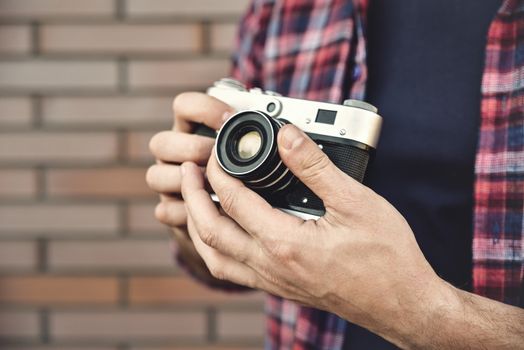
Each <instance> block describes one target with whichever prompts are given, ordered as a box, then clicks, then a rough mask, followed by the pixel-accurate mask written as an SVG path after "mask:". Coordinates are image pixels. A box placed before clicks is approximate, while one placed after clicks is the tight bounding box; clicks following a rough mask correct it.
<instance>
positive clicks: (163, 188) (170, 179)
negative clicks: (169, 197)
mask: <svg viewBox="0 0 524 350" xmlns="http://www.w3.org/2000/svg"><path fill="white" fill-rule="evenodd" d="M181 181H182V175H181V174H180V166H178V165H171V164H156V165H153V166H151V167H149V169H147V173H146V182H147V184H148V186H149V188H151V189H152V190H153V191H155V192H159V193H180V185H181Z"/></svg>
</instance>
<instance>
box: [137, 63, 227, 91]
mask: <svg viewBox="0 0 524 350" xmlns="http://www.w3.org/2000/svg"><path fill="white" fill-rule="evenodd" d="M229 65H230V64H229V60H225V59H214V60H209V59H205V60H204V59H199V60H191V61H188V60H186V61H176V62H172V61H169V62H166V61H155V62H146V61H135V62H131V63H130V66H129V85H130V87H131V88H132V89H152V88H184V89H192V88H205V87H208V86H210V85H211V84H212V83H213V81H215V80H217V79H220V78H222V77H224V76H227V75H228V72H229Z"/></svg>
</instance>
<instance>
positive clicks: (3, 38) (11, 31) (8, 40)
mask: <svg viewBox="0 0 524 350" xmlns="http://www.w3.org/2000/svg"><path fill="white" fill-rule="evenodd" d="M0 6H1V5H0ZM30 50H31V28H30V27H29V26H27V25H2V26H0V53H2V54H27V53H29V52H30Z"/></svg>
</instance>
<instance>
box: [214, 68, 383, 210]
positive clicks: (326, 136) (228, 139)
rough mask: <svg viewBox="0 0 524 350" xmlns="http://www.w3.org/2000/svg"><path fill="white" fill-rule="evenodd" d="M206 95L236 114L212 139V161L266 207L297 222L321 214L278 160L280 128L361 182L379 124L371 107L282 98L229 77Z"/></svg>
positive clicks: (308, 192) (319, 203)
mask: <svg viewBox="0 0 524 350" xmlns="http://www.w3.org/2000/svg"><path fill="white" fill-rule="evenodd" d="M207 94H208V95H210V96H213V97H215V98H217V99H219V100H221V101H223V102H225V103H227V104H228V105H230V106H231V107H233V108H234V109H235V110H237V111H239V112H238V113H236V114H234V115H233V116H232V117H231V118H230V119H228V120H227V121H226V122H225V123H224V125H223V126H222V128H221V129H220V130H219V132H218V134H217V136H216V146H215V156H216V158H217V160H218V163H219V164H220V166H221V167H222V168H223V169H224V171H226V172H227V173H228V174H230V175H231V176H234V177H236V178H239V179H241V180H242V181H243V182H244V183H245V184H246V186H247V187H249V188H251V189H253V190H254V191H256V192H257V193H259V194H260V195H261V196H262V197H263V198H265V199H266V200H267V201H268V202H269V203H270V204H271V205H272V206H274V207H276V208H279V209H281V210H283V211H285V212H288V213H290V214H293V215H296V216H298V217H301V218H303V219H318V218H319V217H321V216H322V215H324V213H325V208H324V205H323V203H322V201H321V200H320V199H319V198H318V197H317V196H316V195H315V194H314V193H313V192H312V191H311V190H310V189H309V188H307V187H306V186H305V185H304V184H303V183H302V182H300V181H299V180H298V179H297V178H296V177H295V176H294V175H293V174H292V173H291V171H289V169H287V167H286V166H285V165H284V164H283V162H282V161H281V160H280V156H279V155H278V148H277V142H276V135H277V133H278V130H279V129H280V128H281V127H282V126H283V125H285V124H289V123H290V124H294V125H295V126H296V127H298V128H300V129H301V130H303V131H304V132H305V133H306V135H308V136H309V137H310V138H311V139H312V140H313V141H315V142H316V143H317V144H318V146H319V148H321V149H322V150H323V151H324V153H325V154H326V155H327V156H328V157H329V159H330V160H331V161H332V162H333V163H334V164H335V165H336V166H337V167H338V168H340V169H341V170H342V171H343V172H344V173H346V174H347V175H349V176H351V177H352V178H354V179H355V180H357V181H359V182H362V181H363V179H364V175H365V173H366V169H367V166H368V163H369V161H370V159H371V158H372V156H373V153H374V151H375V149H376V146H377V143H378V139H379V135H380V130H381V126H382V118H381V117H380V116H379V115H378V114H377V109H376V108H375V107H374V106H372V105H370V104H368V103H365V102H362V101H358V100H346V101H344V103H343V104H342V105H339V104H332V103H325V102H314V101H307V100H301V99H295V98H289V97H282V96H281V95H279V94H277V93H274V92H271V91H263V90H261V89H259V88H253V89H250V90H247V89H246V88H245V86H243V85H242V84H241V83H240V82H238V81H236V80H233V79H229V78H225V79H221V80H219V81H217V82H215V84H214V85H213V86H212V87H210V88H209V89H208V90H207ZM212 197H213V199H214V200H215V201H218V198H217V197H216V195H212Z"/></svg>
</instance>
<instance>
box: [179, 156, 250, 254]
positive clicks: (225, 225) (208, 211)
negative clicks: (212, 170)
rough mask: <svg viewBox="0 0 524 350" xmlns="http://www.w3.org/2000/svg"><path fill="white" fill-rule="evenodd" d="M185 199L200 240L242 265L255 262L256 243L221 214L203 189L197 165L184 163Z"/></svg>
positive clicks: (200, 173)
mask: <svg viewBox="0 0 524 350" xmlns="http://www.w3.org/2000/svg"><path fill="white" fill-rule="evenodd" d="M182 169H184V170H183V171H184V175H183V178H182V196H183V198H184V201H185V203H186V208H187V212H188V214H189V216H190V217H191V219H192V221H193V223H194V225H195V227H196V230H197V232H198V235H199V237H200V239H201V240H202V241H203V242H204V243H205V244H206V245H208V246H210V247H212V248H215V249H217V250H218V251H220V252H222V253H224V254H226V255H228V256H230V257H232V258H234V259H235V260H237V261H239V262H243V263H244V262H245V263H248V264H249V262H253V260H254V259H255V254H256V252H257V251H258V250H257V249H256V243H255V241H254V240H253V238H252V237H251V236H249V235H248V234H247V233H246V232H245V231H244V230H242V229H241V228H240V227H239V226H238V225H237V224H236V223H235V222H234V221H233V220H231V219H230V218H227V217H225V216H222V215H220V212H219V211H218V209H217V207H216V206H215V204H214V203H213V201H212V200H211V198H210V196H209V193H207V192H206V190H205V189H204V177H203V174H202V172H201V170H200V169H199V168H198V167H196V165H194V164H191V163H184V164H183V165H182Z"/></svg>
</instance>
